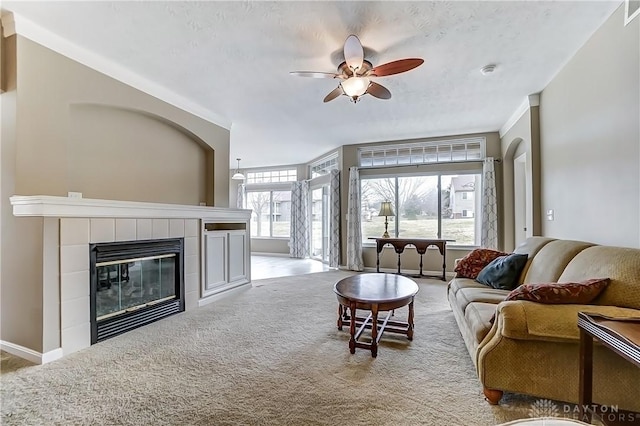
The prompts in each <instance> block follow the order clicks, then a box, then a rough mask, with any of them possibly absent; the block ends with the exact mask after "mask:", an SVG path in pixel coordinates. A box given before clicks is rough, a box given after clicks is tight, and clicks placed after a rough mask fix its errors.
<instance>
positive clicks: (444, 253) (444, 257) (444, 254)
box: [442, 243, 447, 281]
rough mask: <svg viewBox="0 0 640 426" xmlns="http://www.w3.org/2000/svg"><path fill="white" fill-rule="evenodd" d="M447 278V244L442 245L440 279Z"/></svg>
mask: <svg viewBox="0 0 640 426" xmlns="http://www.w3.org/2000/svg"><path fill="white" fill-rule="evenodd" d="M446 280H447V245H446V243H445V244H444V245H443V247H442V281H446Z"/></svg>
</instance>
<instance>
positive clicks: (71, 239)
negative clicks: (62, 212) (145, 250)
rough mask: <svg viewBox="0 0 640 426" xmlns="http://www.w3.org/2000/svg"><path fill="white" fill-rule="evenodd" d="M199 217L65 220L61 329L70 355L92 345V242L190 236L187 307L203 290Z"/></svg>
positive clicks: (186, 268)
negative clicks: (90, 246)
mask: <svg viewBox="0 0 640 426" xmlns="http://www.w3.org/2000/svg"><path fill="white" fill-rule="evenodd" d="M199 231H200V221H199V220H198V219H150V218H142V219H114V218H91V219H88V218H61V219H60V332H61V336H60V337H61V339H60V340H61V344H62V350H63V353H64V354H65V355H67V354H69V353H71V352H75V351H77V350H79V349H82V348H85V347H87V346H90V345H91V329H90V318H89V244H91V243H108V242H114V241H134V240H151V239H161V238H184V288H185V310H186V311H188V310H190V309H193V308H195V307H197V306H198V299H199V295H200V291H199V289H200V249H199V247H200V244H199V242H200V238H199Z"/></svg>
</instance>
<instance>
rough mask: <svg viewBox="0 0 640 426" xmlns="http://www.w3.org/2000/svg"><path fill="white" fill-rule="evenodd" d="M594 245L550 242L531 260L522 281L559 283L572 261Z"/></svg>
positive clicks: (559, 241)
mask: <svg viewBox="0 0 640 426" xmlns="http://www.w3.org/2000/svg"><path fill="white" fill-rule="evenodd" d="M593 245H594V244H591V243H585V242H582V241H570V240H555V241H550V242H549V243H547V244H545V245H544V246H543V247H541V248H540V250H538V252H537V253H536V255H535V256H534V257H533V259H531V263H530V264H529V269H528V270H527V274H526V275H525V276H524V279H523V281H522V282H523V284H527V283H555V282H558V278H560V275H562V271H564V268H566V267H567V265H568V264H569V262H570V261H571V259H573V258H574V257H575V256H576V255H577V254H578V253H580V252H581V251H582V250H584V249H586V248H587V247H591V246H593ZM598 276H599V275H598ZM589 278H592V277H589Z"/></svg>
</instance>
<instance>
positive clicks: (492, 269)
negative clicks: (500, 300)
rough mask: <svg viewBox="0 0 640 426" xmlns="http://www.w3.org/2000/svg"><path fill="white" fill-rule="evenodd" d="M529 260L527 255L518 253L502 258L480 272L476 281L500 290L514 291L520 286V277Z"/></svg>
mask: <svg viewBox="0 0 640 426" xmlns="http://www.w3.org/2000/svg"><path fill="white" fill-rule="evenodd" d="M527 258H528V256H527V255H526V254H516V253H513V254H510V255H508V256H500V257H498V258H496V259H494V260H493V261H491V263H489V264H488V265H487V266H485V267H484V268H483V269H482V271H480V273H479V274H478V278H476V281H478V282H479V283H481V284H484V285H488V286H490V287H493V288H498V289H500V290H513V289H514V288H516V287H517V286H518V277H520V273H521V272H522V269H523V268H524V265H525V264H526V263H527Z"/></svg>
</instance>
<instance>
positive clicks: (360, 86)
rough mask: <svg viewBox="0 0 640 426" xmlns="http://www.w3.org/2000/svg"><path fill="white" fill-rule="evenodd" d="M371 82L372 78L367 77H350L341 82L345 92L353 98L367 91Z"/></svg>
mask: <svg viewBox="0 0 640 426" xmlns="http://www.w3.org/2000/svg"><path fill="white" fill-rule="evenodd" d="M370 84H371V80H369V79H368V78H367V77H349V78H348V79H346V80H344V81H343V82H342V83H340V85H341V86H342V91H343V92H344V94H345V95H347V96H349V97H350V98H351V99H357V98H358V97H360V96H362V95H364V94H365V93H367V89H368V88H369V85H370Z"/></svg>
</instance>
